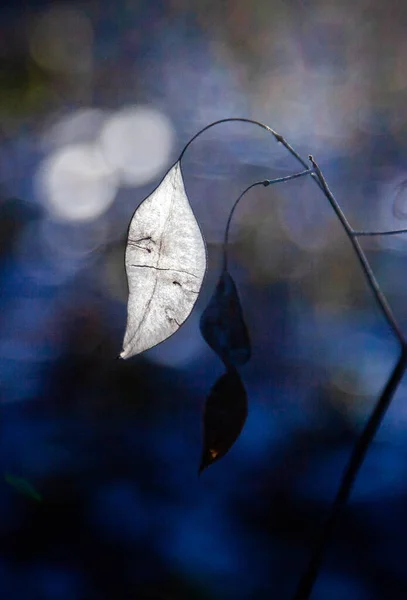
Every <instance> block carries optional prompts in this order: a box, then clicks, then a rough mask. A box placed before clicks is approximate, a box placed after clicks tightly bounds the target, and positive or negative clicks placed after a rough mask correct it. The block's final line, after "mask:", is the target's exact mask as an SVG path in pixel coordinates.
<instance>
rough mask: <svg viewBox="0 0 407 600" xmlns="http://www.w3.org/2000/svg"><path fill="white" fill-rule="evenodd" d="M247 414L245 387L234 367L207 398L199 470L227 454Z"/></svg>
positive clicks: (225, 374) (217, 382)
mask: <svg viewBox="0 0 407 600" xmlns="http://www.w3.org/2000/svg"><path fill="white" fill-rule="evenodd" d="M246 418H247V394H246V390H245V388H244V385H243V382H242V380H241V378H240V375H239V373H238V372H237V371H236V369H234V368H233V367H232V368H230V369H228V371H227V372H226V373H224V374H223V375H222V376H221V377H219V379H218V380H217V381H216V383H215V384H214V386H213V387H212V389H211V391H210V393H209V396H208V398H207V400H206V404H205V408H204V415H203V429H204V431H203V449H202V458H201V464H200V467H199V473H201V472H202V471H203V470H204V469H206V467H208V466H209V465H211V464H212V463H214V462H215V461H217V460H219V459H220V458H222V457H223V456H225V454H226V453H227V452H228V451H229V450H230V448H231V447H232V446H233V444H234V443H235V441H236V440H237V438H238V437H239V435H240V433H241V431H242V429H243V426H244V424H245V422H246Z"/></svg>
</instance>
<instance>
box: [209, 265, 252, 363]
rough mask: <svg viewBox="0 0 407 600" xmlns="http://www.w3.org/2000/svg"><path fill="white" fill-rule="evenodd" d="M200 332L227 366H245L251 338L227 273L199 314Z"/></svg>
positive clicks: (221, 277) (248, 357)
mask: <svg viewBox="0 0 407 600" xmlns="http://www.w3.org/2000/svg"><path fill="white" fill-rule="evenodd" d="M200 329H201V333H202V336H203V338H204V340H205V341H206V343H207V344H208V345H209V346H210V347H211V348H212V350H213V351H214V352H216V354H217V355H218V356H219V358H220V359H221V360H222V361H223V362H224V363H225V365H226V366H230V365H232V366H239V365H244V364H245V363H246V362H247V361H248V360H249V359H250V355H251V348H250V338H249V333H248V331H247V327H246V324H245V322H244V318H243V311H242V307H241V304H240V300H239V296H238V293H237V289H236V285H235V283H234V281H233V279H232V277H231V275H230V274H229V273H228V272H227V271H223V273H222V274H221V276H220V278H219V281H218V284H217V286H216V289H215V292H214V294H213V296H212V298H211V300H210V302H209V304H208V306H207V307H206V309H205V310H204V312H203V313H202V316H201V320H200Z"/></svg>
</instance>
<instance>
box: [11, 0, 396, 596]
mask: <svg viewBox="0 0 407 600" xmlns="http://www.w3.org/2000/svg"><path fill="white" fill-rule="evenodd" d="M406 28H407V11H406V9H405V6H404V5H403V3H402V2H396V1H395V0H390V1H388V2H386V3H383V2H379V1H375V0H361V1H359V2H346V1H345V2H341V3H339V2H330V1H327V0H323V1H316V2H312V3H310V2H306V1H305V0H296V1H294V0H289V1H286V0H284V1H283V0H269V1H266V0H251V2H249V1H247V0H246V1H245V0H224V1H222V2H219V1H214V0H207V1H205V0H201V1H197V2H188V1H186V0H166V1H162V0H161V1H160V0H150V1H149V2H147V1H145V2H142V1H136V0H116V1H115V2H107V1H105V2H104V1H102V0H83V1H81V2H75V1H71V2H69V3H65V4H64V3H60V4H59V3H54V2H53V3H48V2H45V1H43V2H40V1H38V2H34V1H33V0H25V1H24V2H22V1H17V0H14V1H13V2H11V0H10V2H9V3H7V2H4V3H3V4H2V7H1V19H0V233H1V235H0V295H1V307H0V308H1V310H0V381H1V392H0V393H1V423H0V427H1V437H0V440H1V441H0V448H1V451H0V463H1V481H0V598H2V599H3V598H4V599H7V600H20V599H24V600H27V599H30V600H138V599H140V600H190V599H192V598H193V599H194V600H250V599H256V600H262V599H266V598H267V599H269V598H273V599H274V600H290V597H291V594H292V593H293V590H294V587H295V584H296V582H297V580H298V578H299V575H300V573H301V572H302V570H303V568H304V566H305V564H306V560H307V558H308V556H309V553H310V548H311V546H312V542H313V539H314V534H315V530H316V529H317V528H318V527H319V526H320V524H321V522H322V520H323V517H324V515H325V514H326V511H327V508H328V506H329V503H330V501H331V500H332V498H333V495H334V493H335V490H336V487H337V484H338V480H339V477H340V474H341V472H342V469H343V467H344V465H345V463H346V461H347V459H348V457H349V453H350V451H351V448H352V446H353V444H354V442H355V439H356V436H357V435H358V433H359V432H360V430H361V428H362V426H363V424H364V422H365V420H366V418H367V415H368V414H369V412H370V411H371V410H372V407H373V406H374V403H375V399H376V398H377V395H378V393H379V392H380V390H381V389H382V387H383V385H384V383H385V381H386V378H387V377H388V375H389V372H390V370H391V368H392V365H393V364H394V362H395V360H396V357H397V344H396V342H395V340H394V339H393V337H392V335H391V332H390V331H389V328H388V326H387V325H386V323H385V322H384V320H383V318H382V316H381V315H380V313H379V312H378V310H377V307H376V306H375V304H374V301H373V299H372V297H371V295H370V293H369V290H368V288H367V287H366V284H365V282H364V280H363V277H362V274H361V271H360V268H359V266H358V264H357V262H356V260H355V257H354V255H353V254H352V251H351V248H350V246H349V243H348V240H347V239H346V237H345V236H344V234H343V232H342V231H341V229H340V226H339V225H338V223H337V221H336V219H335V216H334V215H333V213H332V210H331V209H330V207H329V205H328V204H327V201H326V200H325V199H324V197H323V196H322V195H321V194H320V193H319V192H318V190H317V188H316V186H315V185H313V183H312V181H306V180H303V179H301V180H297V181H293V182H290V183H287V184H286V185H284V186H280V187H274V188H271V187H270V188H260V187H259V188H255V189H254V190H253V191H252V192H250V194H248V196H247V197H246V198H245V199H244V201H242V203H241V205H240V206H239V209H238V210H237V212H236V215H235V218H234V221H233V225H232V230H231V249H230V253H231V272H232V274H233V276H234V278H235V280H236V283H237V286H238V289H239V293H240V297H241V301H242V305H243V308H244V312H245V316H246V321H247V324H248V327H249V330H250V335H251V339H252V345H253V356H252V360H251V362H250V363H249V364H248V365H247V366H245V367H244V368H242V370H241V375H242V379H243V381H244V384H245V386H246V389H247V392H248V396H249V416H248V420H247V423H246V426H245V428H244V430H243V433H242V435H241V437H240V438H239V440H238V442H237V443H236V444H235V446H234V447H233V449H232V450H231V451H230V452H229V454H228V455H227V456H226V457H225V458H224V459H223V460H222V461H219V462H218V463H216V464H215V465H213V466H212V467H211V468H209V469H208V470H207V471H205V472H204V473H203V475H202V476H201V477H200V478H198V477H197V468H198V465H199V459H200V453H201V413H202V408H203V406H204V402H205V397H206V395H207V393H208V391H209V389H210V387H211V386H212V384H213V383H214V381H215V380H216V378H217V377H218V376H219V375H221V373H222V367H221V364H220V361H219V360H218V359H217V358H216V356H215V355H214V353H213V352H212V351H211V350H210V349H209V348H208V347H207V346H206V344H205V343H204V341H203V340H202V338H201V337H200V334H199V329H198V323H199V316H200V314H201V312H202V310H203V309H204V308H205V306H206V303H207V301H208V299H209V297H210V295H211V294H212V292H213V289H214V286H215V284H216V280H217V277H218V275H219V266H220V258H221V255H220V247H221V240H222V235H223V229H224V226H225V223H226V219H227V215H228V212H229V210H230V208H231V206H232V204H233V201H234V200H235V198H236V197H237V195H238V194H239V193H240V192H241V191H242V189H244V187H246V186H247V185H249V184H250V183H252V182H254V181H256V180H260V179H264V178H272V177H276V176H280V175H287V174H290V173H292V172H295V171H297V170H299V167H298V165H296V163H295V161H294V160H293V159H292V157H290V156H289V155H287V153H286V152H285V151H284V149H283V148H282V147H281V146H280V145H278V144H277V143H276V142H275V141H274V139H273V137H272V136H271V135H269V134H267V133H266V132H265V131H263V130H261V129H260V128H256V127H255V126H252V125H248V124H239V123H232V124H224V125H220V126H219V127H217V128H213V129H211V130H210V131H208V132H206V133H205V134H203V135H202V136H201V137H200V138H199V139H197V140H196V141H195V142H194V143H193V144H192V145H191V147H190V148H189V150H188V152H187V154H186V156H185V159H184V164H183V167H184V175H185V184H186V188H187V192H188V195H189V197H190V200H191V204H192V206H193V208H194V211H195V213H196V216H197V219H198V220H199V223H200V225H201V227H202V230H203V232H204V234H205V237H206V239H207V241H208V258H209V269H208V273H207V276H206V278H205V282H204V286H203V288H202V293H201V295H200V297H199V300H198V302H197V304H196V307H195V309H194V312H193V314H192V316H191V317H190V318H189V320H188V321H187V323H186V324H185V325H184V326H183V327H182V328H181V330H180V331H179V332H177V334H175V335H174V336H173V337H171V338H170V339H169V340H167V341H166V342H165V343H163V344H161V345H160V346H158V347H156V348H154V349H152V350H150V351H148V352H146V353H144V354H143V355H141V356H139V357H135V358H133V359H130V360H128V361H118V360H115V357H116V355H117V354H118V353H119V352H120V350H121V342H122V338H123V333H124V328H125V321H126V299H127V285H126V279H125V273H124V266H123V265H124V244H125V237H126V232H127V226H128V223H129V220H130V218H131V215H132V214H133V212H134V210H135V209H136V208H137V206H138V205H139V203H140V202H141V201H142V199H143V198H144V197H146V196H147V195H148V194H149V193H150V192H151V191H152V189H154V187H155V186H156V185H157V184H158V182H159V181H160V179H161V178H162V176H163V175H164V173H165V172H166V170H167V169H168V168H169V167H170V166H171V164H172V163H173V162H174V161H175V160H176V159H177V156H178V155H179V153H180V151H181V149H182V147H183V146H184V144H185V143H186V142H187V141H188V139H189V138H190V137H191V136H192V135H194V134H195V133H196V132H197V131H198V130H199V129H200V128H201V127H203V126H205V125H207V124H208V123H210V122H211V121H214V120H217V119H222V118H226V117H237V116H241V117H248V118H254V119H258V120H260V121H263V122H265V123H267V124H269V125H270V126H271V127H273V128H274V129H276V130H277V131H278V132H279V133H281V134H283V135H284V136H285V137H286V138H287V139H288V141H289V142H291V143H292V144H293V145H294V147H295V148H296V149H297V150H299V151H300V152H301V153H302V154H303V155H304V156H307V155H308V154H309V153H312V154H313V155H314V156H315V157H316V159H317V160H318V161H319V163H320V165H321V167H322V168H323V170H324V173H325V175H326V177H327V179H328V181H329V184H330V186H331V188H332V190H333V191H334V192H335V194H336V196H337V198H338V200H339V201H340V203H341V206H342V207H343V209H344V211H345V212H346V215H347V216H348V218H349V220H350V221H351V223H352V225H353V226H354V227H357V228H358V229H383V228H384V229H385V228H396V227H403V226H406V222H405V221H404V220H403V218H404V217H406V216H407V204H406V201H407V195H406V193H407V192H406V193H405V191H404V188H405V180H406V179H407V70H406V69H407V67H406V65H407V41H406V35H405V33H406ZM363 247H364V248H365V249H366V251H367V254H368V257H369V259H370V261H371V263H372V266H373V268H374V271H375V273H376V275H377V277H378V279H379V280H380V282H381V284H382V285H383V288H384V290H385V292H386V293H387V294H388V297H389V300H390V302H391V304H392V306H393V307H394V311H395V313H396V316H397V318H398V319H399V321H400V323H401V326H402V327H403V328H404V331H406V332H407V329H406V326H407V322H406V321H407V311H406V308H405V306H406V300H407V298H406V293H407V286H406V276H405V274H406V266H407V238H403V237H402V236H397V237H392V238H386V239H379V238H374V239H370V240H368V239H364V241H363ZM406 400H407V399H406V383H405V382H403V384H402V385H401V388H400V390H399V392H398V393H397V395H396V397H395V398H394V401H393V404H392V406H391V408H390V410H389V413H388V415H387V417H386V420H385V422H384V423H383V425H382V427H381V429H380V432H379V434H378V435H377V437H376V439H375V441H374V444H373V445H372V447H371V450H370V453H369V456H368V458H367V460H366V463H365V465H364V466H363V469H362V471H361V473H360V477H359V479H358V483H357V485H356V487H355V489H354V491H353V494H352V498H351V501H350V503H349V506H348V508H347V511H346V514H345V515H344V519H343V521H342V522H341V525H340V528H339V530H338V532H337V534H336V536H335V540H334V543H333V544H332V545H331V546H330V548H329V552H328V553H327V555H326V560H325V562H324V566H323V569H322V571H321V574H320V577H319V579H318V582H317V585H316V587H315V590H314V593H313V595H312V599H313V600H326V599H329V600H342V599H343V598H346V599H347V600H387V599H389V598H392V600H397V599H401V600H402V599H405V598H407V566H406V554H407V536H406V534H407V516H406V514H407V511H406V506H407V405H406ZM28 486H32V488H30V487H28ZM34 490H35V491H34ZM38 494H39V495H40V496H38ZM40 498H41V501H39V499H40Z"/></svg>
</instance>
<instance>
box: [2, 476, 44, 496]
mask: <svg viewBox="0 0 407 600" xmlns="http://www.w3.org/2000/svg"><path fill="white" fill-rule="evenodd" d="M4 481H5V482H6V483H8V484H9V485H12V486H13V487H14V488H15V489H16V490H17V491H19V492H20V493H21V494H25V495H26V496H29V497H30V498H32V499H33V500H36V501H37V502H42V496H41V494H40V493H39V492H37V490H36V489H35V488H34V486H33V485H31V483H29V482H28V481H27V480H26V479H23V478H22V477H16V476H15V475H10V474H9V473H5V474H4Z"/></svg>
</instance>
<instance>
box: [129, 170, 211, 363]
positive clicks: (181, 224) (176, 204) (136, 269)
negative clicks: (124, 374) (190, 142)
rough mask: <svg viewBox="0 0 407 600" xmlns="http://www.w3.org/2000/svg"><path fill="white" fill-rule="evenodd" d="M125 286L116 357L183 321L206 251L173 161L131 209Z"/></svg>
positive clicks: (201, 275)
mask: <svg viewBox="0 0 407 600" xmlns="http://www.w3.org/2000/svg"><path fill="white" fill-rule="evenodd" d="M125 262H126V273H127V279H128V284H129V299H128V305H127V326H126V332H125V336H124V342H123V350H122V352H121V354H120V357H121V358H129V357H130V356H134V355H135V354H139V353H140V352H143V351H144V350H147V349H148V348H152V347H153V346H155V345H156V344H159V343H160V342H162V341H164V340H165V339H167V338H168V337H170V336H171V335H172V334H173V333H175V332H176V331H177V329H178V328H179V327H180V326H181V325H182V323H183V322H184V321H185V320H186V319H187V317H188V316H189V314H190V313H191V311H192V308H193V306H194V304H195V302H196V300H197V298H198V294H199V291H200V289H201V285H202V281H203V278H204V275H205V271H206V249H205V242H204V240H203V237H202V234H201V231H200V229H199V225H198V223H197V221H196V219H195V216H194V214H193V212H192V208H191V206H190V204H189V201H188V198H187V195H186V193H185V187H184V182H183V178H182V172H181V165H180V163H179V161H178V162H177V163H176V164H175V165H174V166H173V167H172V168H171V169H170V170H169V171H168V173H167V174H166V176H165V177H164V179H163V180H162V182H161V183H160V185H159V186H158V187H157V188H156V189H155V190H154V192H153V193H152V194H151V195H150V196H148V198H146V199H145V200H144V201H143V202H142V203H141V204H140V206H139V207H138V208H137V210H136V212H135V213H134V215H133V218H132V220H131V223H130V227H129V233H128V239H127V247H126V259H125Z"/></svg>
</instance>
